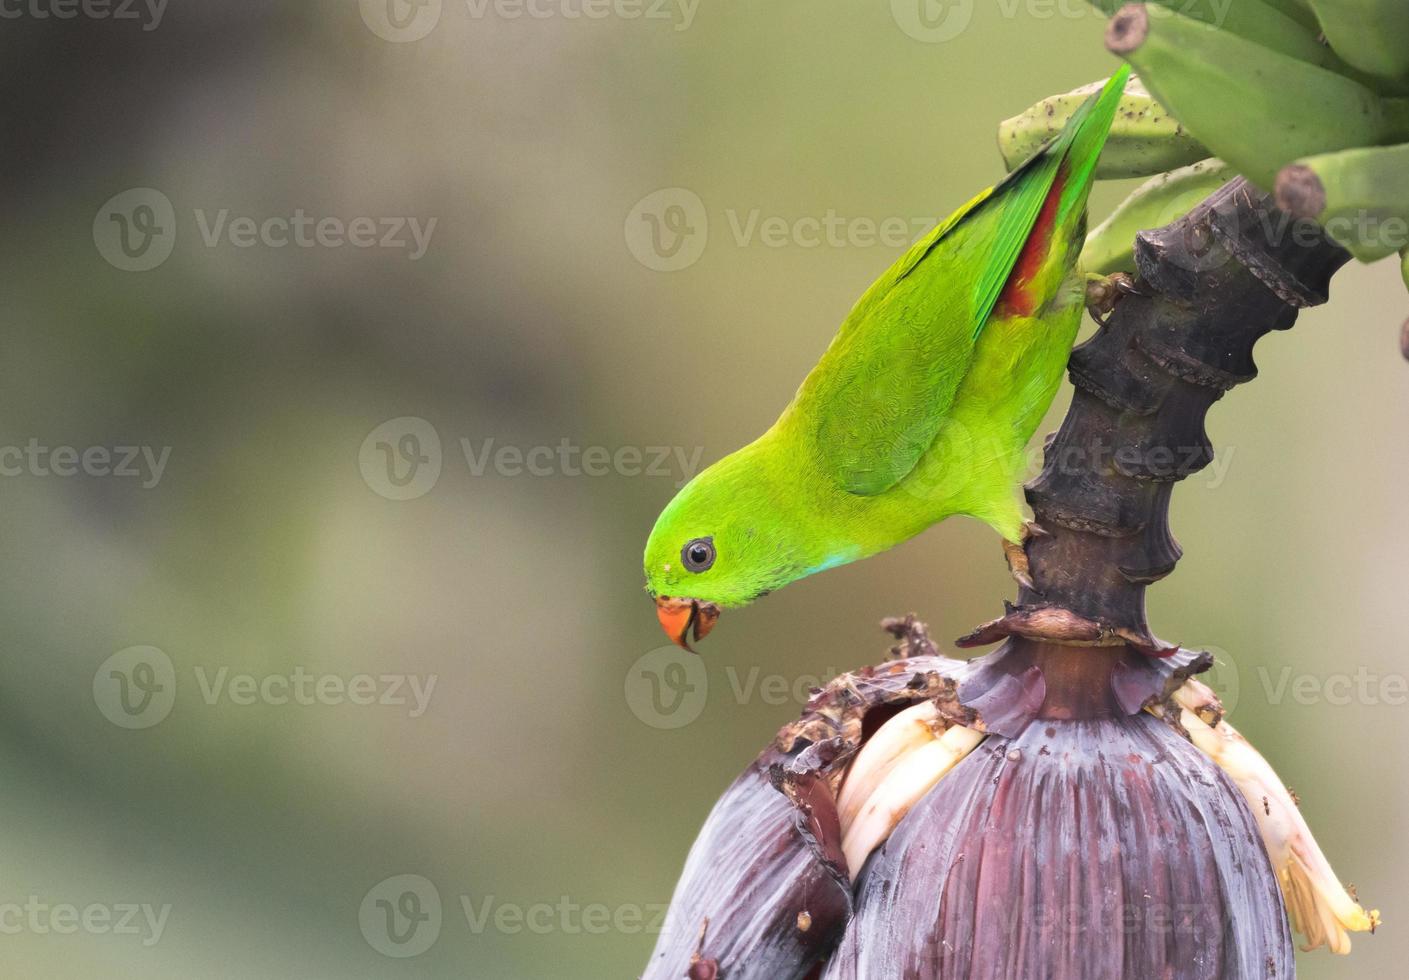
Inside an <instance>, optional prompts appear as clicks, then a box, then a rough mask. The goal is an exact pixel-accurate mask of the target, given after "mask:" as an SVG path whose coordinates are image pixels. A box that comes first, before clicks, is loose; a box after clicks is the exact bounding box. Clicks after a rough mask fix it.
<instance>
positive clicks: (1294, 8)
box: [1234, 0, 1321, 32]
mask: <svg viewBox="0 0 1409 980" xmlns="http://www.w3.org/2000/svg"><path fill="white" fill-rule="evenodd" d="M1234 2H1237V0H1234ZM1267 5H1268V6H1269V7H1275V8H1277V11H1278V13H1280V14H1282V15H1284V16H1286V17H1290V18H1291V19H1292V20H1294V21H1296V22H1297V23H1298V24H1300V25H1301V26H1302V27H1305V28H1306V29H1307V30H1308V31H1312V32H1316V31H1319V30H1320V29H1321V27H1320V24H1319V23H1317V20H1316V13H1315V12H1314V11H1313V10H1312V9H1311V3H1310V0H1267Z"/></svg>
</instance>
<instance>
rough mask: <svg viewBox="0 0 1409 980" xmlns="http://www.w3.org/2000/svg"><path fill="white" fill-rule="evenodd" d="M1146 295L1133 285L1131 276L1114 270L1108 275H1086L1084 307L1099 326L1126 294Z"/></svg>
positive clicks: (1133, 281) (1104, 322)
mask: <svg viewBox="0 0 1409 980" xmlns="http://www.w3.org/2000/svg"><path fill="white" fill-rule="evenodd" d="M1144 295H1146V294H1145V293H1144V292H1143V291H1142V290H1141V289H1140V287H1139V286H1137V285H1135V279H1134V277H1133V276H1129V275H1127V274H1126V273H1124V272H1116V273H1113V274H1112V275H1109V276H1098V275H1088V276H1087V277H1086V309H1087V310H1089V311H1090V313H1091V318H1092V319H1093V320H1095V321H1096V322H1097V323H1099V324H1100V325H1101V326H1103V327H1104V326H1105V325H1106V321H1107V320H1109V319H1110V318H1111V313H1113V312H1114V311H1115V308H1116V304H1118V303H1119V302H1120V301H1121V300H1122V299H1124V298H1125V297H1127V296H1144Z"/></svg>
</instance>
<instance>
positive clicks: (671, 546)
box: [645, 66, 1130, 649]
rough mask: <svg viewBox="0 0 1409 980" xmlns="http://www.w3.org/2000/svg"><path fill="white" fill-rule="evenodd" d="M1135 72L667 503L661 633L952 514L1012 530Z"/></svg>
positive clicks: (874, 304) (652, 554)
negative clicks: (1097, 188) (1104, 167)
mask: <svg viewBox="0 0 1409 980" xmlns="http://www.w3.org/2000/svg"><path fill="white" fill-rule="evenodd" d="M1129 73H1130V69H1129V67H1128V66H1127V67H1123V68H1122V69H1121V70H1120V72H1118V73H1117V74H1116V75H1115V77H1113V78H1112V79H1111V80H1110V81H1109V82H1108V83H1107V84H1106V86H1105V88H1104V89H1103V90H1102V91H1101V92H1100V93H1099V94H1098V95H1095V96H1093V97H1092V98H1091V99H1090V100H1089V101H1088V102H1087V103H1086V104H1085V105H1083V106H1082V107H1081V109H1080V110H1079V111H1078V112H1077V113H1076V114H1075V115H1073V117H1072V118H1071V120H1070V122H1069V123H1068V124H1067V126H1066V128H1065V129H1064V130H1063V131H1062V132H1061V133H1060V134H1059V135H1058V136H1057V137H1056V138H1055V139H1054V140H1053V141H1052V142H1051V143H1049V144H1048V145H1047V146H1045V147H1044V148H1043V149H1042V150H1041V151H1039V152H1038V153H1037V154H1036V155H1035V156H1034V157H1033V158H1032V159H1031V160H1029V161H1028V162H1027V163H1025V164H1023V165H1022V166H1021V167H1019V168H1018V169H1017V170H1015V171H1014V172H1013V173H1012V174H1011V175H1009V176H1008V178H1007V179H1006V180H1004V181H1003V182H1002V183H1000V184H998V185H997V186H996V187H993V188H990V189H989V190H987V191H984V192H983V193H982V194H980V195H978V196H977V197H975V198H974V199H973V200H972V201H970V202H969V203H968V204H967V205H965V206H964V207H963V208H961V209H959V211H957V212H955V213H954V214H953V215H951V216H950V217H949V218H948V219H947V220H945V221H944V222H943V223H942V224H940V225H939V226H938V227H937V228H935V229H934V230H933V231H931V232H930V233H929V234H928V235H926V236H925V238H923V239H922V240H920V241H919V242H918V243H916V244H915V246H914V247H912V248H911V249H910V250H909V251H908V252H907V253H906V254H905V255H904V256H902V257H901V258H900V260H899V261H898V262H896V263H895V264H894V265H893V266H891V267H890V268H889V269H888V270H886V272H885V274H884V275H882V276H881V278H880V279H878V280H877V281H876V282H875V283H874V284H873V285H872V286H871V288H870V289H868V290H867V291H866V293H865V295H864V296H862V297H861V299H860V300H859V301H858V302H857V304H856V306H855V307H854V308H853V309H852V311H851V314H850V315H849V316H848V317H847V318H846V322H845V323H843V324H842V327H841V330H840V331H839V332H838V333H837V336H836V337H835V339H833V341H832V343H831V346H830V347H828V348H827V351H826V353H825V354H824V355H823V356H822V359H821V360H820V361H819V362H818V363H817V366H816V367H815V368H813V369H812V372H811V373H810V374H809V375H808V376H807V378H806V379H805V380H804V381H803V383H802V387H801V388H799V389H798V392H797V394H796V396H795V397H794V398H793V400H792V403H791V404H790V405H788V407H787V408H786V409H785V410H784V411H783V414H782V415H781V416H780V417H779V419H778V421H777V422H775V423H774V424H773V427H772V428H770V429H769V430H768V431H767V432H765V433H764V434H763V435H762V436H761V437H759V438H758V439H757V440H756V441H754V442H753V443H751V444H749V445H747V446H745V447H744V448H743V449H740V450H738V451H737V452H735V453H733V454H732V455H729V456H726V457H725V458H724V459H722V460H720V461H719V462H717V463H715V464H713V465H712V466H710V467H709V468H708V469H706V470H705V471H704V472H702V473H700V474H699V475H698V476H697V477H695V479H693V480H691V481H690V482H689V483H688V484H686V485H685V487H684V488H682V489H681V490H680V492H679V494H678V495H677V496H676V497H675V499H674V500H672V501H671V502H670V504H669V505H668V506H667V507H666V508H665V510H664V511H663V512H662V513H661V515H660V517H659V519H658V520H657V521H656V525H655V528H654V529H653V530H652V531H651V536H650V540H649V541H648V542H647V544H646V554H645V570H646V588H647V590H648V591H649V592H650V594H651V596H652V597H653V598H654V599H655V602H656V611H657V615H658V617H659V619H660V622H661V626H662V627H663V628H664V629H665V631H666V633H667V635H669V636H670V638H671V639H672V640H673V641H674V642H676V643H678V644H679V645H680V646H683V647H685V648H686V649H690V647H689V638H690V634H691V632H692V631H693V635H694V638H695V639H696V640H699V639H702V638H703V637H704V635H705V634H706V633H708V632H709V631H710V630H711V629H712V628H713V627H714V624H715V622H716V621H717V620H718V618H719V614H720V610H721V609H724V608H730V607H737V606H743V605H747V604H748V603H750V602H752V601H753V600H755V599H757V598H759V597H760V596H763V595H766V594H767V593H769V592H772V591H774V590H775V589H778V588H781V587H782V586H784V585H787V584H788V583H790V582H794V581H796V580H797V579H800V578H802V577H804V576H807V575H812V574H814V573H816V572H820V571H823V570H825V569H828V568H835V567H836V566H838V565H843V564H846V563H847V562H853V561H856V560H858V559H861V558H866V557H869V556H871V555H874V554H877V553H879V552H882V551H885V550H886V549H888V548H892V547H894V546H895V545H897V544H900V543H901V542H903V541H905V540H907V539H909V538H911V537H913V536H914V535H916V534H919V533H920V532H921V531H923V530H925V529H926V528H927V527H929V526H930V525H932V524H935V523H937V522H939V521H941V520H943V519H944V518H946V517H948V516H950V515H952V514H966V515H969V516H971V517H975V518H978V519H979V520H981V521H985V522H986V523H988V524H989V525H990V526H992V527H993V528H994V530H996V531H997V532H998V533H999V534H1001V535H1002V536H1003V537H1004V538H1005V539H1006V540H1007V541H1010V542H1017V541H1019V540H1020V538H1021V535H1022V528H1023V516H1022V511H1021V508H1020V505H1019V503H1018V500H1017V493H1016V483H1017V480H1018V479H1019V475H1018V474H1019V469H1020V467H1021V465H1022V462H1023V452H1024V450H1025V448H1026V446H1027V443H1028V441H1029V440H1030V439H1031V438H1032V433H1033V431H1034V430H1035V429H1036V428H1037V425H1038V424H1039V423H1040V422H1041V420H1042V417H1043V415H1044V414H1045V413H1046V411H1047V408H1048V406H1049V405H1050V404H1051V402H1052V398H1053V397H1054V396H1055V394H1056V391H1057V388H1058V386H1059V384H1060V383H1061V378H1062V372H1063V368H1064V367H1065V365H1066V362H1067V358H1068V356H1069V355H1070V353H1071V347H1072V344H1073V342H1074V341H1075V338H1076V333H1077V329H1078V327H1079V326H1080V324H1081V317H1082V312H1083V310H1084V309H1085V296H1086V277H1085V276H1084V275H1082V274H1081V273H1080V272H1079V271H1078V270H1077V268H1076V264H1077V257H1078V256H1079V254H1080V252H1081V246H1082V243H1083V241H1084V239H1085V236H1086V202H1087V197H1088V196H1089V194H1090V190H1091V185H1092V183H1093V182H1094V180H1095V168H1096V162H1097V160H1098V159H1099V157H1100V154H1101V150H1102V148H1103V147H1104V146H1105V142H1106V137H1107V135H1108V134H1109V132H1110V128H1111V124H1112V122H1113V120H1114V118H1115V112H1116V108H1117V105H1118V103H1119V101H1120V97H1121V94H1122V92H1123V91H1124V89H1125V83H1126V80H1127V79H1128V77H1129Z"/></svg>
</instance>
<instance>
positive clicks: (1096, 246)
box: [1081, 160, 1237, 276]
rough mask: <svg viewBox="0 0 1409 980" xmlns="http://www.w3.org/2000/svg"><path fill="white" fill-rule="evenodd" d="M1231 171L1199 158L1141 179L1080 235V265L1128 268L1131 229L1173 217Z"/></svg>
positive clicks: (1131, 264) (1104, 270)
mask: <svg viewBox="0 0 1409 980" xmlns="http://www.w3.org/2000/svg"><path fill="white" fill-rule="evenodd" d="M1236 176H1237V172H1236V171H1234V170H1233V168H1232V167H1230V166H1228V165H1227V164H1226V163H1224V162H1223V161H1222V160H1202V161H1200V162H1199V163H1196V164H1193V165H1192V166H1188V167H1184V168H1183V169H1180V170H1175V171H1173V172H1172V173H1167V174H1160V175H1159V176H1158V177H1155V178H1153V179H1151V180H1148V181H1146V182H1145V183H1144V184H1143V185H1141V186H1140V187H1139V188H1138V189H1137V190H1136V191H1135V192H1134V193H1133V194H1131V195H1130V196H1129V197H1127V198H1126V199H1125V200H1124V201H1123V202H1122V203H1121V205H1120V207H1118V208H1116V209H1115V211H1113V212H1111V215H1110V217H1108V218H1107V219H1106V220H1105V221H1103V222H1101V225H1100V226H1099V227H1098V228H1096V229H1095V230H1093V231H1092V232H1091V233H1090V234H1089V235H1087V236H1086V245H1085V247H1084V248H1083V249H1082V250H1081V268H1082V270H1083V271H1085V272H1092V273H1098V274H1100V275H1103V276H1109V275H1112V274H1113V273H1116V272H1126V273H1133V272H1134V271H1135V236H1136V235H1137V234H1139V233H1140V232H1142V231H1145V230H1146V229H1148V228H1162V227H1164V226H1165V225H1167V224H1169V223H1170V222H1171V221H1177V220H1179V219H1180V218H1182V217H1183V216H1184V215H1186V214H1188V213H1189V211H1191V210H1192V209H1193V208H1194V206H1195V205H1197V204H1198V203H1199V202H1201V201H1202V200H1203V199H1204V198H1206V197H1208V196H1209V195H1210V194H1212V193H1213V192H1214V191H1216V190H1218V189H1219V188H1220V187H1222V186H1223V185H1224V184H1226V183H1227V182H1228V181H1230V180H1232V179H1233V178H1234V177H1236Z"/></svg>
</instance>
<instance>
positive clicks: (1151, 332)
mask: <svg viewBox="0 0 1409 980" xmlns="http://www.w3.org/2000/svg"><path fill="white" fill-rule="evenodd" d="M1136 258H1137V261H1138V263H1139V269H1140V280H1139V289H1140V295H1134V296H1128V297H1127V298H1125V299H1124V300H1123V301H1122V302H1121V303H1120V305H1119V306H1118V307H1117V308H1116V311H1115V313H1114V315H1113V316H1112V317H1111V319H1110V320H1109V322H1108V323H1107V324H1106V326H1105V327H1103V328H1102V329H1101V330H1100V332H1099V333H1097V334H1096V336H1095V337H1093V338H1092V339H1091V340H1090V341H1088V342H1087V343H1085V344H1083V345H1081V346H1080V347H1078V348H1077V349H1076V350H1075V351H1074V352H1073V354H1072V358H1071V365H1070V373H1071V380H1072V383H1073V385H1074V386H1075V388H1076V394H1075V397H1074V399H1073V402H1072V406H1071V410H1070V411H1069V412H1068V413H1067V416H1066V419H1065V420H1064V421H1063V423H1062V425H1061V428H1060V429H1059V430H1058V432H1057V433H1056V435H1054V436H1053V437H1051V438H1050V439H1049V440H1048V443H1047V447H1046V453H1045V457H1044V467H1043V470H1042V473H1041V475H1039V476H1038V477H1037V478H1036V479H1035V480H1033V481H1032V482H1031V483H1029V484H1028V486H1027V500H1028V503H1029V504H1031V506H1032V510H1033V513H1034V515H1035V519H1036V520H1035V523H1036V529H1035V531H1034V534H1033V536H1032V537H1031V538H1030V539H1029V540H1028V542H1027V546H1026V552H1027V557H1028V566H1029V567H1028V576H1029V578H1030V581H1031V585H1030V586H1028V585H1027V584H1023V585H1022V587H1021V588H1020V591H1019V595H1018V605H1017V606H1016V607H1010V608H1009V610H1008V614H1007V615H1005V616H1004V617H1003V618H1002V619H1000V620H997V621H995V622H993V623H989V624H987V625H986V626H984V627H980V628H979V630H976V631H975V632H974V633H973V634H971V635H970V636H969V637H966V638H964V640H962V641H960V642H961V645H965V646H969V645H974V644H976V643H984V642H993V641H994V640H996V639H1000V638H1003V637H1010V638H1012V639H1010V648H1011V652H1013V653H1018V652H1020V651H1021V652H1022V653H1023V656H1024V657H1032V656H1033V655H1034V654H1033V652H1032V651H1030V650H1026V649H1025V648H1026V647H1028V646H1030V645H1033V644H1038V643H1045V642H1046V641H1049V640H1055V641H1059V642H1061V643H1062V644H1063V645H1064V646H1065V647H1067V648H1068V649H1069V650H1070V651H1071V652H1070V653H1068V654H1067V655H1066V657H1063V656H1062V655H1061V654H1060V653H1056V654H1053V653H1051V652H1050V651H1049V652H1048V653H1047V654H1045V656H1047V657H1048V658H1055V659H1054V663H1061V664H1063V667H1064V671H1065V673H1064V674H1063V675H1062V676H1063V677H1064V678H1065V679H1066V682H1065V683H1063V685H1062V690H1063V691H1064V692H1065V693H1063V694H1061V695H1060V696H1058V695H1057V692H1056V691H1055V690H1054V689H1052V685H1051V683H1050V675H1051V671H1050V668H1049V669H1048V674H1049V685H1048V686H1049V690H1048V704H1047V706H1046V708H1045V709H1044V710H1045V711H1048V712H1051V711H1058V712H1060V711H1062V710H1067V711H1069V712H1071V713H1072V714H1073V716H1076V717H1083V716H1089V715H1090V714H1093V713H1096V714H1099V713H1100V711H1101V710H1104V709H1103V707H1102V706H1101V703H1100V699H1099V698H1097V697H1096V696H1095V695H1091V694H1081V693H1077V692H1078V691H1079V689H1080V688H1081V686H1082V685H1081V684H1079V683H1077V684H1073V683H1072V682H1071V681H1072V674H1073V672H1075V673H1076V674H1080V675H1084V676H1085V677H1086V678H1087V681H1088V682H1089V683H1093V684H1096V685H1098V686H1100V687H1105V686H1106V685H1104V684H1102V683H1101V680H1102V678H1105V677H1108V676H1109V675H1110V673H1111V670H1112V664H1113V663H1115V662H1116V661H1115V660H1112V659H1111V658H1110V657H1102V658H1090V659H1088V660H1087V661H1086V662H1085V663H1084V664H1067V663H1066V660H1068V659H1071V658H1072V657H1077V656H1079V653H1080V651H1081V649H1082V646H1085V647H1086V648H1087V649H1089V648H1090V647H1092V646H1117V647H1122V646H1123V647H1127V648H1130V649H1134V650H1136V651H1139V652H1140V653H1142V654H1144V655H1147V656H1164V655H1167V654H1168V653H1169V652H1170V651H1171V650H1172V649H1173V648H1172V647H1170V646H1169V645H1167V644H1165V643H1162V642H1161V641H1159V640H1157V639H1156V638H1155V637H1154V635H1153V634H1152V633H1151V632H1150V629H1149V625H1148V623H1147V622H1146V618H1145V589H1146V588H1147V587H1148V586H1149V585H1151V584H1152V583H1154V582H1157V581H1159V580H1160V579H1162V578H1164V577H1165V576H1166V575H1168V574H1169V573H1170V572H1172V571H1173V570H1174V566H1175V563H1176V562H1178V560H1179V557H1180V554H1181V552H1180V549H1179V545H1178V543H1177V542H1176V541H1175V540H1174V536H1173V534H1172V533H1171V532H1170V529H1169V500H1170V494H1171V493H1172V492H1173V490H1174V485H1175V484H1176V483H1177V482H1178V481H1180V480H1183V479H1185V478H1186V477H1188V476H1190V475H1192V474H1194V473H1197V472H1198V471H1199V470H1201V469H1203V468H1204V467H1205V466H1207V465H1208V464H1209V463H1210V462H1211V461H1212V459H1213V447H1212V446H1211V445H1210V444H1209V441H1208V437H1207V435H1206V434H1205V431H1204V417H1205V415H1206V414H1207V412H1208V410H1209V407H1210V406H1212V405H1213V403H1214V402H1216V401H1218V399H1220V398H1222V397H1223V395H1224V394H1226V393H1227V392H1228V391H1231V390H1232V389H1233V388H1234V387H1236V386H1237V385H1239V384H1242V383H1243V382H1245V381H1250V380H1252V379H1253V378H1254V377H1255V376H1256V375H1257V367H1256V365H1255V364H1254V362H1253V356H1252V349H1253V346H1254V345H1255V344H1256V343H1257V341H1258V340H1259V339H1260V338H1261V337H1262V336H1263V335H1265V334H1267V333H1269V332H1270V331H1273V330H1286V329H1288V328H1289V327H1291V326H1292V324H1293V323H1294V322H1295V321H1296V317H1297V313H1298V311H1299V310H1300V309H1301V308H1303V307H1307V306H1314V305H1317V304H1320V303H1323V302H1325V301H1326V298H1327V290H1328V286H1329V283H1330V279H1331V277H1332V275H1334V274H1335V272H1336V271H1337V270H1338V269H1339V268H1340V267H1341V266H1342V265H1344V264H1345V262H1347V261H1348V260H1349V258H1350V257H1349V255H1348V254H1347V253H1346V252H1345V251H1343V250H1342V249H1340V248H1339V247H1337V246H1336V245H1334V244H1333V243H1331V242H1330V241H1329V240H1327V239H1326V238H1325V237H1324V236H1323V235H1322V234H1321V233H1320V231H1319V229H1318V228H1317V226H1316V225H1315V224H1314V223H1311V222H1307V221H1300V220H1295V219H1293V218H1291V217H1289V216H1287V215H1286V214H1284V213H1282V212H1280V211H1278V210H1277V209H1276V207H1275V206H1274V204H1273V203H1272V200H1271V197H1270V196H1269V195H1267V194H1264V193H1262V192H1261V191H1259V190H1257V189H1256V188H1255V187H1253V186H1252V185H1250V184H1248V183H1247V182H1246V181H1244V180H1237V181H1234V182H1232V183H1230V184H1229V185H1228V186H1227V187H1225V188H1224V189H1223V190H1221V191H1219V192H1218V193H1217V194H1215V195H1214V196H1213V197H1211V198H1209V199H1208V200H1207V201H1206V202H1204V204H1203V205H1201V206H1200V207H1199V208H1197V209H1196V210H1195V211H1193V212H1191V213H1190V214H1189V215H1188V216H1186V217H1185V218H1183V219H1182V220H1180V221H1178V222H1175V223H1174V224H1172V225H1169V226H1167V227H1165V228H1162V229H1159V230H1156V231H1149V232H1144V233H1142V234H1141V235H1140V237H1139V240H1138V242H1137V246H1136ZM1054 697H1055V698H1057V701H1056V702H1054V701H1053V699H1054ZM1092 698H1096V701H1095V702H1093V701H1092ZM1064 702H1069V703H1064Z"/></svg>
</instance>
